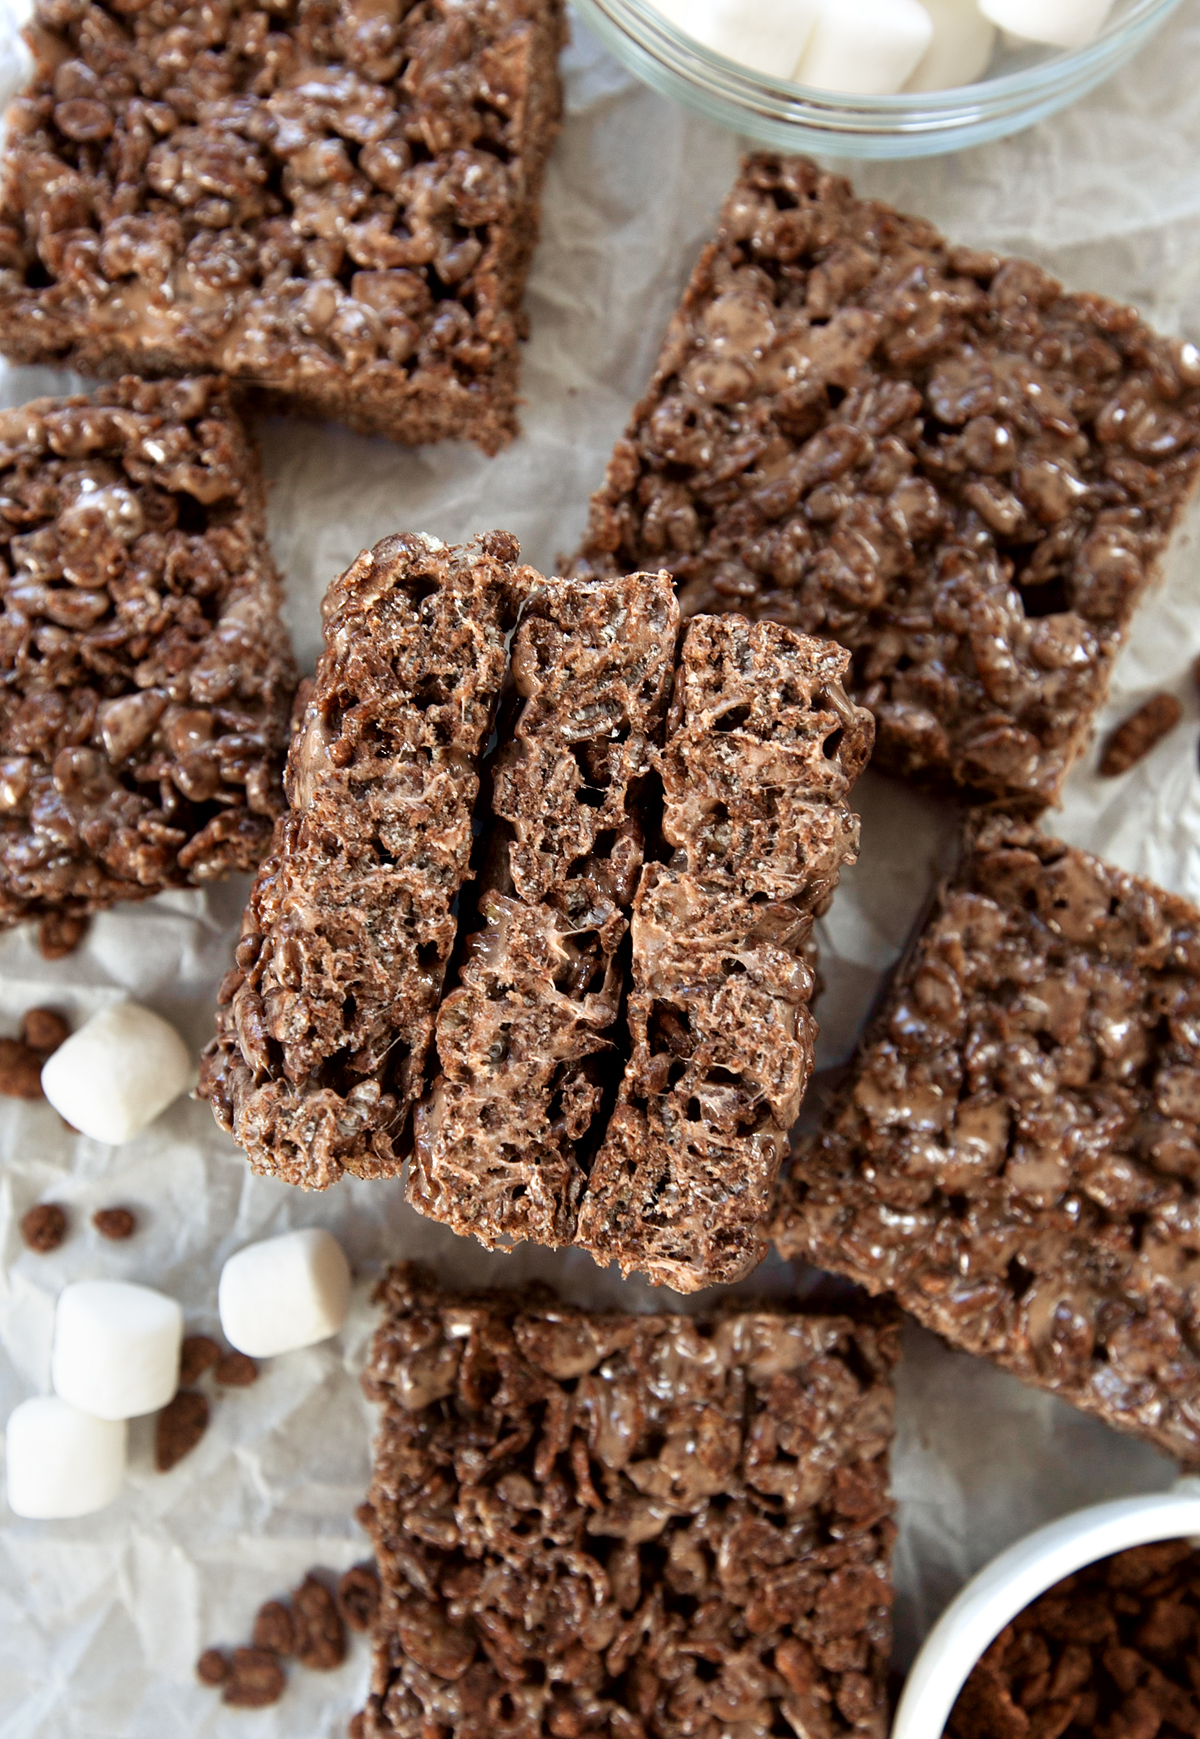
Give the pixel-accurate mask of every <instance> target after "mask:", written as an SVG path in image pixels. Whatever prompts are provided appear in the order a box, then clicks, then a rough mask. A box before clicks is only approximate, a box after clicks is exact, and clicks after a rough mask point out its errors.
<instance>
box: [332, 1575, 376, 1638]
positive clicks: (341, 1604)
mask: <svg viewBox="0 0 1200 1739" xmlns="http://www.w3.org/2000/svg"><path fill="white" fill-rule="evenodd" d="M337 1598H338V1610H339V1612H340V1613H341V1615H342V1617H343V1618H344V1619H345V1621H346V1623H347V1624H348V1625H349V1626H350V1629H351V1630H370V1628H371V1626H372V1625H373V1624H374V1622H375V1614H376V1613H377V1612H378V1611H379V1573H378V1571H377V1570H376V1568H375V1566H374V1564H355V1566H354V1568H353V1569H351V1570H347V1571H346V1574H345V1575H344V1576H343V1577H342V1579H341V1581H340V1582H339V1583H338V1591H337Z"/></svg>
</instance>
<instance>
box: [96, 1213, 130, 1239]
mask: <svg viewBox="0 0 1200 1739" xmlns="http://www.w3.org/2000/svg"><path fill="white" fill-rule="evenodd" d="M92 1224H93V1226H95V1228H96V1230H97V1231H98V1232H99V1234H100V1236H101V1237H102V1238H111V1239H112V1240H113V1241H114V1243H116V1242H120V1241H121V1240H122V1239H124V1238H132V1236H133V1234H134V1233H135V1232H136V1231H137V1220H136V1219H135V1217H134V1216H133V1214H131V1213H130V1211H129V1209H128V1208H101V1209H100V1211H99V1213H96V1214H93V1215H92Z"/></svg>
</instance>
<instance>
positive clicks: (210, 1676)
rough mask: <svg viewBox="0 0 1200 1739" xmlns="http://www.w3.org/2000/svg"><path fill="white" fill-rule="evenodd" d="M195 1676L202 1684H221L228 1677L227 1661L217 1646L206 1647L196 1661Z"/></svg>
mask: <svg viewBox="0 0 1200 1739" xmlns="http://www.w3.org/2000/svg"><path fill="white" fill-rule="evenodd" d="M196 1677H197V1678H198V1679H199V1680H200V1683H201V1684H202V1685H223V1684H224V1683H225V1680H226V1679H227V1678H228V1677H229V1662H228V1661H227V1660H226V1658H225V1656H224V1655H223V1654H222V1653H221V1651H220V1649H219V1648H206V1649H205V1651H204V1653H203V1654H202V1655H201V1656H200V1659H199V1660H198V1661H197V1662H196Z"/></svg>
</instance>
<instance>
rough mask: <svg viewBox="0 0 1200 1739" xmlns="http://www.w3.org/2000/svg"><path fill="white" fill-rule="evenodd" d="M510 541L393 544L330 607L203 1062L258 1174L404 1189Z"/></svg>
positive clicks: (506, 620)
mask: <svg viewBox="0 0 1200 1739" xmlns="http://www.w3.org/2000/svg"><path fill="white" fill-rule="evenodd" d="M518 554H519V551H518V548H517V541H516V539H515V538H513V537H510V536H509V534H508V533H507V532H503V531H496V532H491V533H490V534H488V535H487V536H484V537H480V538H477V539H476V540H475V542H474V543H472V544H469V545H467V546H465V547H464V548H448V547H447V546H446V545H444V544H442V543H439V542H438V540H437V539H436V538H429V537H423V536H405V537H391V538H385V539H384V540H383V542H382V543H378V544H376V546H375V548H374V549H373V550H369V551H368V550H364V552H363V553H362V555H360V556H359V558H358V560H357V561H356V562H354V563H353V564H352V566H351V567H349V568H347V570H346V572H345V573H344V574H342V575H341V576H340V577H339V578H338V579H336V580H335V581H334V582H333V584H332V586H331V587H330V588H329V591H328V593H327V594H326V596H325V600H324V603H323V606H322V615H323V618H324V629H325V642H326V651H325V652H324V654H323V655H322V657H321V659H320V661H319V663H318V665H317V673H316V680H315V682H314V684H313V685H312V689H311V693H310V695H309V697H308V700H307V705H306V707H305V710H304V716H303V720H302V722H301V725H300V728H299V730H298V732H297V734H296V736H295V737H294V739H293V741H292V747H291V752H290V754H289V757H288V766H287V780H286V784H287V795H288V802H289V804H290V805H291V807H290V808H289V809H288V810H287V811H286V813H285V814H284V815H283V816H282V817H281V818H280V821H279V823H278V826H277V828H276V831H275V838H274V841H273V845H272V850H271V855H270V857H268V858H267V859H266V860H265V862H264V863H263V865H262V868H261V870H260V871H259V874H258V877H257V879H256V880H255V883H254V887H253V889H252V891H251V895H250V903H249V905H248V906H247V908H246V912H245V916H244V917H243V920H242V939H241V941H240V942H239V944H238V948H237V953H236V956H235V960H236V964H235V966H234V969H233V971H232V972H230V973H229V974H228V976H227V977H226V979H225V981H224V983H223V984H222V986H221V990H220V993H219V997H218V1009H217V1036H216V1038H215V1039H214V1040H213V1041H212V1043H211V1044H210V1045H209V1047H208V1049H207V1051H206V1052H205V1055H204V1058H203V1060H202V1065H201V1079H200V1094H201V1097H203V1098H206V1099H209V1100H210V1101H211V1102H212V1106H213V1110H214V1112H215V1114H216V1117H217V1121H218V1122H219V1123H220V1124H221V1126H222V1128H224V1129H227V1130H229V1131H230V1132H231V1133H232V1134H233V1135H234V1136H235V1137H236V1139H237V1141H238V1142H239V1143H240V1145H241V1146H242V1147H244V1148H245V1150H246V1152H247V1154H248V1155H249V1158H250V1163H251V1165H252V1166H253V1167H254V1169H255V1170H256V1171H262V1172H268V1173H273V1174H274V1175H275V1176H277V1177H281V1178H283V1179H284V1180H285V1181H287V1182H288V1183H296V1184H302V1185H304V1186H305V1187H306V1188H309V1189H324V1188H325V1187H326V1186H327V1185H329V1184H331V1183H333V1182H335V1181H336V1179H337V1178H338V1177H340V1176H341V1174H342V1172H343V1171H349V1172H353V1173H354V1174H355V1175H356V1176H359V1177H378V1176H394V1175H398V1174H399V1171H400V1168H401V1165H402V1163H403V1160H404V1147H403V1145H402V1138H405V1137H406V1135H407V1131H408V1127H409V1118H410V1115H411V1112H412V1108H413V1106H414V1104H415V1103H416V1101H417V1100H418V1099H419V1098H420V1096H421V1094H422V1093H423V1092H424V1091H425V1088H426V1086H427V1084H428V1083H427V1080H426V1065H427V1061H428V1055H429V1047H430V1043H431V1040H432V1038H433V1023H434V1016H435V1014H436V1012H437V1005H438V1002H439V1000H440V998H441V991H442V980H443V978H444V976H445V972H446V966H447V963H448V961H449V959H450V954H451V951H452V950H453V947H454V940H455V934H456V929H457V924H456V917H455V910H454V908H455V901H456V899H457V896H458V892H459V889H460V887H461V886H462V883H463V881H464V879H465V877H466V874H467V870H468V868H469V865H470V859H471V843H472V817H473V814H474V809H475V800H476V797H477V795H478V791H479V773H478V762H479V757H480V755H481V753H482V751H483V749H484V747H485V746H486V744H487V741H488V737H489V734H490V732H491V729H492V722H493V719H494V716H495V710H496V703H497V700H498V698H499V695H500V689H501V685H502V682H503V679H504V672H505V664H506V656H505V637H506V635H507V633H508V631H509V630H510V629H511V628H512V626H513V623H514V622H515V620H516V616H517V611H518V609H519V606H520V603H521V600H522V598H523V597H524V595H525V592H526V591H527V590H528V585H529V581H530V578H531V577H532V570H531V569H528V568H520V567H517V566H516V565H515V564H516V558H517V556H518Z"/></svg>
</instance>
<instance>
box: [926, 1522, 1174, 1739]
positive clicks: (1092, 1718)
mask: <svg viewBox="0 0 1200 1739" xmlns="http://www.w3.org/2000/svg"><path fill="white" fill-rule="evenodd" d="M1198 1634H1200V1554H1198V1553H1197V1552H1195V1551H1194V1550H1193V1549H1192V1546H1191V1545H1190V1543H1189V1542H1188V1541H1187V1540H1164V1541H1162V1542H1161V1543H1159V1544H1156V1545H1150V1546H1135V1547H1133V1549H1132V1550H1131V1551H1128V1552H1119V1553H1118V1554H1117V1555H1116V1556H1115V1557H1113V1558H1103V1559H1101V1560H1100V1562H1099V1563H1097V1564H1089V1565H1088V1566H1087V1567H1086V1568H1085V1569H1083V1570H1080V1571H1079V1572H1077V1573H1076V1574H1075V1575H1074V1576H1068V1577H1066V1578H1065V1579H1064V1580H1063V1581H1062V1582H1059V1583H1057V1584H1056V1585H1055V1586H1054V1587H1053V1588H1051V1589H1050V1590H1049V1591H1048V1592H1047V1593H1045V1594H1043V1595H1042V1596H1041V1598H1040V1599H1038V1600H1035V1601H1034V1602H1033V1603H1032V1605H1030V1606H1027V1607H1026V1608H1025V1610H1024V1611H1023V1612H1021V1613H1019V1614H1018V1616H1017V1617H1016V1618H1015V1619H1014V1620H1013V1622H1012V1623H1011V1624H1009V1625H1006V1626H1005V1628H1004V1630H1002V1631H1001V1633H1000V1635H999V1636H998V1637H997V1638H996V1640H995V1642H993V1643H992V1645H991V1647H990V1648H989V1649H988V1650H987V1651H986V1652H985V1654H984V1655H983V1656H982V1658H981V1659H980V1660H979V1661H978V1662H977V1664H976V1665H975V1667H974V1669H973V1670H972V1672H971V1675H970V1677H969V1678H968V1680H967V1682H966V1684H965V1685H964V1686H963V1689H962V1691H961V1692H960V1693H959V1697H958V1701H957V1702H956V1703H955V1705H954V1709H953V1711H952V1713H951V1716H950V1720H949V1723H948V1725H947V1727H946V1739H1085V1735H1091V1734H1096V1735H1098V1736H1101V1739H1191V1736H1194V1735H1195V1734H1197V1733H1200V1658H1198V1656H1197V1652H1196V1638H1197V1635H1198Z"/></svg>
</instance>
